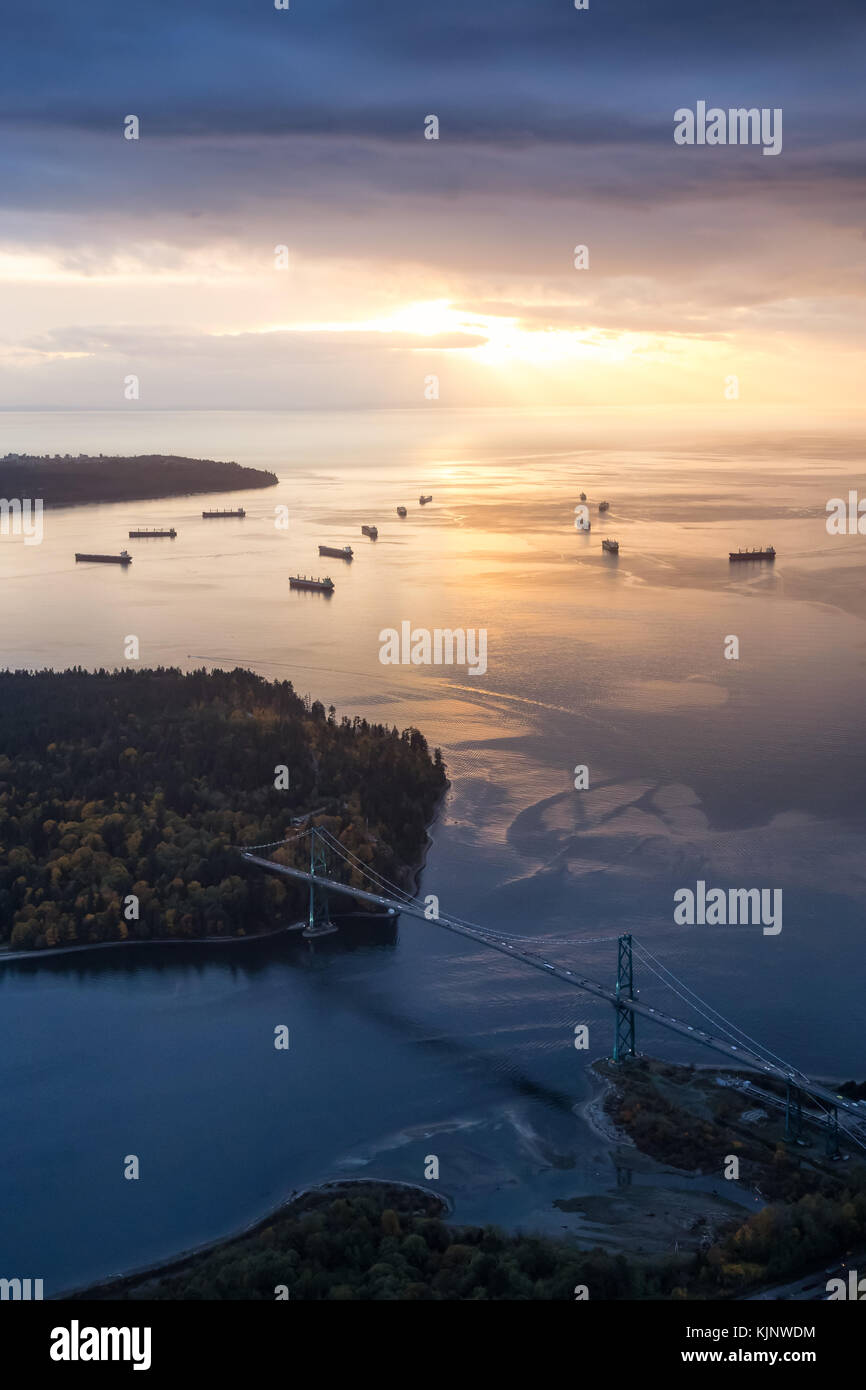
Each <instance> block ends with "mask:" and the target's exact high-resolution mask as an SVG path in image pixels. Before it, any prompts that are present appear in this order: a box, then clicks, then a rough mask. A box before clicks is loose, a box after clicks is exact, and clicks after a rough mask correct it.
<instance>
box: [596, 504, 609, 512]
mask: <svg viewBox="0 0 866 1390" xmlns="http://www.w3.org/2000/svg"><path fill="white" fill-rule="evenodd" d="M609 507H610V503H609V502H599V504H598V510H599V511H600V512H606V511H607V510H608V508H609Z"/></svg>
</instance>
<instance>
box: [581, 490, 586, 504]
mask: <svg viewBox="0 0 866 1390" xmlns="http://www.w3.org/2000/svg"><path fill="white" fill-rule="evenodd" d="M580 500H581V502H585V501H586V493H585V492H582V493H581V494H580Z"/></svg>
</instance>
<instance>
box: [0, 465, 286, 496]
mask: <svg viewBox="0 0 866 1390" xmlns="http://www.w3.org/2000/svg"><path fill="white" fill-rule="evenodd" d="M278 482H279V479H278V478H277V475H276V473H271V472H269V471H267V470H265V469H261V468H248V467H246V466H244V465H242V464H239V463H235V462H218V461H217V460H216V459H194V458H187V457H185V456H183V455H181V454H139V455H136V456H134V457H123V456H121V455H115V454H99V455H97V456H93V455H91V454H79V455H78V456H77V457H72V456H71V455H65V456H61V455H60V454H55V455H53V456H52V455H48V454H44V455H31V454H8V455H6V456H5V457H4V458H2V459H0V496H3V497H7V498H9V497H11V498H15V497H17V498H20V499H24V498H28V499H30V500H31V501H36V500H37V499H38V500H40V501H41V503H42V505H43V507H45V508H50V507H80V506H86V505H93V504H96V503H100V502H148V501H156V500H159V499H161V498H168V497H191V496H196V495H199V494H206V493H215V492H242V491H246V490H248V489H250V488H266V487H274V486H276V484H277V483H278Z"/></svg>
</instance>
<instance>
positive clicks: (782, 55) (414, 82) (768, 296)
mask: <svg viewBox="0 0 866 1390" xmlns="http://www.w3.org/2000/svg"><path fill="white" fill-rule="evenodd" d="M0 9H2V15H0V17H2V22H3V32H4V43H3V45H2V47H0V126H2V129H0V296H2V314H0V408H7V409H8V408H37V409H118V408H121V407H124V406H125V405H128V406H129V408H130V409H184V408H189V409H207V408H211V407H224V408H239V409H249V408H268V409H273V408H310V409H317V410H324V409H344V408H358V407H370V408H379V407H393V408H413V407H418V408H423V409H435V408H437V407H438V406H444V405H450V406H472V405H479V406H490V405H503V406H505V405H516V406H537V405H541V406H572V405H573V406H584V405H607V406H610V405H623V406H642V405H670V406H676V405H681V404H690V405H695V404H706V405H711V406H714V407H716V406H718V405H719V404H721V403H723V402H725V401H727V402H729V403H730V404H731V406H732V408H733V409H739V408H748V407H750V406H764V405H793V404H796V405H797V406H798V407H803V406H806V407H815V408H816V409H821V410H825V409H832V408H836V407H859V406H860V405H861V402H862V394H863V392H862V381H863V348H864V341H863V340H864V331H866V330H864V314H863V308H864V290H866V265H864V245H866V243H864V225H866V218H864V213H866V198H864V192H866V98H864V96H863V88H864V83H863V67H862V54H863V52H864V39H866V4H864V3H863V0H822V3H820V4H819V3H813V2H812V0H787V3H786V0H724V2H723V0H589V7H588V8H587V9H585V10H577V9H576V8H575V6H574V0H437V3H436V4H435V5H431V4H424V3H421V0H289V8H288V9H286V10H277V9H276V8H275V6H274V3H273V0H184V3H182V4H180V3H178V0H171V2H170V3H169V0H139V3H137V4H135V5H124V4H118V3H117V0H79V3H76V4H75V5H62V4H61V5H58V4H56V3H55V0H29V3H28V5H27V6H19V5H18V4H17V3H16V0H0ZM702 101H703V102H706V103H707V106H709V107H719V108H721V109H723V110H728V109H730V108H734V107H749V108H752V107H757V108H759V109H764V108H766V109H769V110H775V109H780V110H781V112H782V130H783V142H782V149H781V151H780V152H779V153H778V154H777V155H775V156H769V157H768V156H766V155H764V153H763V150H762V148H761V147H760V146H759V145H734V144H730V145H716V146H710V145H677V144H676V143H675V141H674V129H675V118H674V113H675V112H676V111H677V110H679V109H682V108H689V109H693V110H694V109H696V108H697V103H698V102H702ZM130 115H134V116H136V117H137V118H138V122H139V138H138V140H128V139H126V138H124V124H125V120H126V118H127V117H128V116H130ZM430 116H436V117H437V119H438V122H439V132H438V133H439V138H438V140H432V139H426V138H425V124H427V118H428V117H430ZM578 246H583V247H586V248H587V251H586V253H585V255H584V257H583V259H584V261H588V265H587V266H586V268H580V269H578V268H576V267H575V248H576V247H578ZM277 247H285V248H286V251H285V253H283V254H282V256H281V257H279V258H278V256H277V254H276V251H275V248H277ZM278 259H281V260H282V261H283V262H284V264H278ZM130 376H135V377H136V378H137V389H138V393H139V394H138V398H137V400H136V399H132V400H127V394H128V391H129V388H128V386H127V384H126V383H127V380H128V378H129V377H130ZM434 378H435V380H433V379H434ZM437 392H438V394H437Z"/></svg>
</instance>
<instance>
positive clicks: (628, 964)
mask: <svg viewBox="0 0 866 1390" xmlns="http://www.w3.org/2000/svg"><path fill="white" fill-rule="evenodd" d="M305 839H308V842H309V843H308V848H309V869H308V870H307V869H299V868H292V867H289V866H288V865H286V864H282V863H280V862H278V861H276V860H274V859H269V858H267V857H263V856H262V855H260V854H259V853H257V851H259V850H266V851H267V850H270V851H273V850H276V849H282V848H284V847H285V846H287V845H291V844H297V843H298V842H299V841H303V840H305ZM241 858H242V859H243V861H244V863H246V864H248V865H250V866H251V867H254V868H258V869H261V870H264V871H265V872H267V873H274V874H278V875H280V876H281V877H283V878H289V879H294V880H296V881H300V882H303V883H306V884H308V885H309V910H308V914H307V920H306V922H303V923H299V924H298V929H299V930H301V929H302V930H303V935H304V936H305V937H306V938H307V940H309V941H315V940H317V939H319V938H321V937H325V936H330V935H332V934H333V933H334V932H336V931H337V927H335V926H334V924H333V922H332V921H331V917H330V909H329V895H332V894H335V895H343V896H348V897H352V898H355V899H357V900H358V901H360V902H365V903H371V904H373V905H374V906H376V907H379V908H381V909H383V910H384V911H385V912H386V913H388V914H389V915H394V916H396V915H398V914H399V915H402V914H406V915H407V916H410V917H417V918H420V919H421V920H422V921H424V922H426V923H427V924H428V926H434V927H438V928H440V929H442V930H444V931H448V932H452V933H454V934H455V935H457V936H462V937H466V938H467V939H469V940H471V941H475V942H477V943H478V944H480V945H482V946H485V947H487V948H488V949H490V950H494V951H499V952H500V953H501V954H502V955H506V956H509V957H510V958H511V959H512V960H517V961H520V962H522V964H524V965H528V966H532V967H533V968H534V969H536V970H543V971H544V972H545V974H548V975H553V976H555V977H556V979H558V980H561V981H563V983H565V984H568V985H571V986H572V987H574V988H575V989H579V990H583V991H584V992H585V993H587V994H592V995H595V997H596V998H598V999H604V1000H606V1001H607V1002H608V1003H610V1004H611V1005H612V1006H613V1010H614V1029H613V1049H612V1058H613V1060H614V1062H622V1061H624V1060H625V1059H626V1058H628V1057H635V1056H637V1055H638V1054H637V1049H636V1045H635V1036H636V1020H637V1019H638V1018H641V1019H643V1020H646V1022H648V1023H655V1024H658V1025H659V1027H661V1028H666V1029H668V1030H669V1031H670V1032H674V1033H678V1034H679V1035H680V1036H681V1037H683V1038H685V1039H686V1040H687V1041H688V1042H692V1043H696V1044H698V1045H699V1046H701V1047H706V1048H710V1049H712V1050H713V1051H714V1052H719V1053H721V1054H722V1055H723V1056H725V1057H727V1058H728V1059H729V1060H731V1061H733V1062H735V1063H737V1065H738V1066H740V1067H744V1068H746V1069H754V1070H757V1071H760V1072H761V1073H763V1075H764V1077H765V1079H767V1080H769V1079H771V1078H773V1079H775V1080H776V1081H779V1082H781V1083H782V1084H783V1085H784V1087H785V1100H784V1108H785V1138H786V1139H787V1140H788V1141H789V1142H794V1143H797V1142H802V1135H803V1131H804V1129H805V1126H806V1125H807V1124H811V1125H813V1126H815V1125H818V1126H820V1127H821V1128H822V1129H823V1130H824V1133H825V1148H826V1152H827V1154H828V1156H830V1157H832V1158H837V1157H839V1156H840V1136H842V1135H844V1136H845V1138H846V1139H847V1140H848V1141H849V1142H850V1143H851V1144H854V1145H857V1146H858V1147H860V1148H862V1149H864V1150H866V1107H862V1108H861V1107H860V1106H859V1105H858V1104H857V1102H856V1101H852V1100H847V1099H846V1098H845V1097H843V1096H840V1095H839V1094H838V1093H836V1092H834V1091H832V1090H831V1089H830V1088H828V1087H827V1086H825V1085H823V1084H822V1083H821V1082H820V1081H814V1080H813V1079H812V1078H811V1077H809V1076H807V1075H806V1074H805V1072H802V1071H800V1070H799V1069H798V1068H796V1067H794V1066H793V1065H791V1064H790V1063H788V1062H786V1061H784V1059H783V1058H781V1057H779V1056H777V1055H776V1054H775V1053H773V1052H770V1051H769V1049H767V1048H766V1047H764V1046H762V1044H760V1043H759V1042H758V1041H757V1040H756V1039H755V1038H752V1037H749V1035H748V1034H746V1033H744V1032H743V1031H742V1029H740V1028H738V1027H737V1026H736V1025H735V1024H733V1023H731V1022H730V1021H729V1020H727V1019H725V1018H723V1017H722V1015H721V1014H720V1013H718V1011H717V1010H715V1009H713V1008H712V1007H711V1006H710V1005H709V1004H707V1003H706V1001H705V1000H703V999H700V998H699V996H698V995H696V994H695V993H694V991H693V990H691V989H689V987H688V986H687V985H685V984H684V983H683V981H681V980H678V979H677V978H676V976H675V975H673V973H672V972H671V971H670V970H668V969H667V967H666V966H665V965H664V964H663V963H662V962H661V961H660V960H659V959H658V958H657V957H656V956H654V955H653V954H652V952H651V951H649V950H648V949H647V947H645V946H644V945H643V944H642V943H641V942H639V941H638V940H637V938H636V937H634V936H633V935H631V934H626V935H621V936H609V937H582V938H581V937H575V938H559V939H558V940H556V939H554V940H551V939H550V938H547V940H545V941H542V942H539V941H538V939H537V938H531V937H520V936H513V935H509V934H507V933H504V932H497V931H493V930H491V929H489V928H486V927H482V926H479V925H478V924H477V923H475V922H467V921H465V920H464V919H463V918H460V917H455V916H453V915H451V914H445V913H442V912H439V911H438V903H437V910H435V911H434V909H433V907H432V904H431V902H430V900H429V899H428V900H427V901H426V902H421V901H419V900H418V899H416V898H413V897H412V896H411V895H410V894H409V893H407V892H405V890H404V889H402V888H399V887H398V886H397V885H396V884H394V883H390V882H389V881H388V880H387V879H385V878H383V877H382V876H381V875H380V874H378V873H376V872H375V871H374V870H373V869H371V868H370V866H369V865H368V864H366V863H364V861H363V860H361V859H359V857H358V856H357V855H356V854H353V853H352V851H351V850H348V849H347V848H346V847H345V846H344V845H343V844H342V843H341V842H340V841H339V840H338V839H336V837H335V836H333V835H332V834H331V833H330V831H328V830H326V829H324V828H323V827H321V826H310V825H307V826H306V827H305V828H304V829H302V830H299V831H298V833H297V834H296V835H292V836H289V837H288V838H287V839H284V840H278V841H274V842H273V843H271V844H266V845H248V846H246V847H244V848H243V849H242V853H241ZM331 865H333V866H334V868H333V870H332V868H331ZM341 871H342V872H349V873H351V874H352V875H353V876H354V877H355V878H357V877H360V878H361V879H362V880H363V881H364V882H365V884H366V885H367V886H365V887H363V888H361V887H358V886H356V884H354V883H344V882H341V881H340V880H339V879H338V878H335V877H333V873H334V872H341ZM433 901H434V902H435V901H436V900H433ZM563 941H565V944H567V945H568V946H570V947H580V946H583V945H591V944H595V943H596V942H601V941H616V942H617V968H616V979H615V981H614V983H613V985H612V987H610V986H607V985H603V984H601V983H600V982H599V981H597V980H592V979H589V978H588V977H587V976H585V975H583V974H582V973H580V972H579V971H576V970H570V969H567V968H566V967H565V966H563V965H559V964H557V963H556V962H555V961H550V960H547V959H546V958H545V957H546V956H547V955H549V954H551V952H550V951H549V950H547V947H548V946H554V945H556V944H560V943H561V942H563ZM530 945H534V946H535V947H536V949H535V950H532V949H530ZM539 946H541V947H542V948H543V949H544V955H541V954H539V950H538V949H537V948H538V947H539ZM635 960H637V962H638V963H639V965H640V966H641V968H642V969H644V970H646V971H648V972H649V973H650V974H651V975H654V976H655V977H656V978H657V979H658V980H659V981H660V982H661V983H662V984H664V985H666V986H667V987H668V988H669V989H670V990H672V991H673V993H674V994H675V995H677V997H678V998H680V999H681V1000H682V1001H683V1002H684V1004H685V1005H686V1006H687V1007H688V1008H689V1009H693V1010H695V1011H696V1012H697V1013H698V1014H699V1015H700V1016H701V1017H702V1018H703V1019H704V1021H705V1022H706V1024H707V1025H708V1026H707V1027H701V1026H698V1025H696V1024H690V1023H685V1022H684V1021H683V1020H682V1019H679V1018H676V1017H674V1016H673V1015H672V1014H669V1013H666V1012H665V1011H664V1010H663V1009H660V1008H654V1007H650V1005H648V1004H646V1003H644V1002H643V1000H641V999H640V998H639V992H638V991H636V990H635V984H634V971H635ZM810 1102H811V1106H810ZM840 1112H842V1115H843V1117H848V1119H849V1121H850V1122H851V1123H850V1124H848V1125H846V1124H845V1123H844V1119H843V1120H840V1118H839V1114H840ZM852 1126H853V1127H852Z"/></svg>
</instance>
